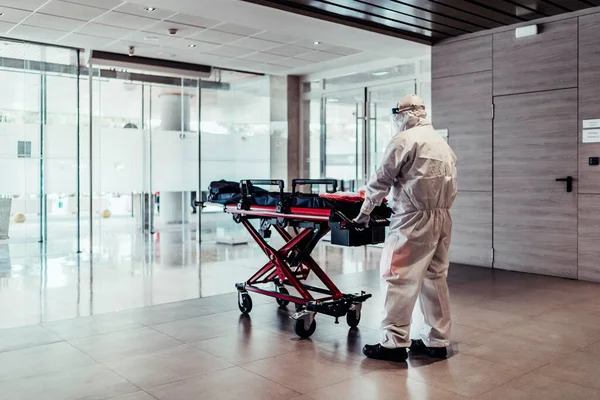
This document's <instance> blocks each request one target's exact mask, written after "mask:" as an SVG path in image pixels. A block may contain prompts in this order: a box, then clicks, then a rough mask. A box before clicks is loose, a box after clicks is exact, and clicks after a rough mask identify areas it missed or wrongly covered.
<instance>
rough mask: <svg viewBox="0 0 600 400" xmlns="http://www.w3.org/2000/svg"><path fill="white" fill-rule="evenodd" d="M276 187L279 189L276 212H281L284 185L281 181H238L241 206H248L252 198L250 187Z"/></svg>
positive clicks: (282, 209) (282, 208)
mask: <svg viewBox="0 0 600 400" xmlns="http://www.w3.org/2000/svg"><path fill="white" fill-rule="evenodd" d="M254 185H257V186H278V187H279V204H278V205H277V212H283V211H284V207H283V205H284V204H283V201H284V198H283V188H284V187H285V183H284V182H283V180H282V179H244V180H241V181H240V191H241V192H242V200H241V206H243V207H244V208H247V207H249V206H250V202H249V199H250V198H251V197H252V186H254Z"/></svg>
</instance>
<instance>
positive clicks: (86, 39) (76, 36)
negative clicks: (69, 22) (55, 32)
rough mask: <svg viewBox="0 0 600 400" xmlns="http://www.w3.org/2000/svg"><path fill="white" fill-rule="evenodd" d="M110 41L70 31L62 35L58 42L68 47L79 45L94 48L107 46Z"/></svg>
mask: <svg viewBox="0 0 600 400" xmlns="http://www.w3.org/2000/svg"><path fill="white" fill-rule="evenodd" d="M111 42H112V39H108V38H103V37H98V36H91V35H82V34H80V33H70V34H68V35H65V36H63V37H62V38H61V39H60V40H59V41H58V44H61V45H63V46H70V47H81V46H94V48H102V47H105V46H108V45H109V44H110V43H111Z"/></svg>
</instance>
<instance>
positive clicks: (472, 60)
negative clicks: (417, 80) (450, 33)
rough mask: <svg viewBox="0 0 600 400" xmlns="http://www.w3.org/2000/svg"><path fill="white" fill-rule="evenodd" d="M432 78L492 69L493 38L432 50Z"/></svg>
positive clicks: (439, 46) (448, 45)
mask: <svg viewBox="0 0 600 400" xmlns="http://www.w3.org/2000/svg"><path fill="white" fill-rule="evenodd" d="M431 51H432V58H431V61H432V70H431V77H432V78H434V79H435V78H444V77H447V76H454V75H463V74H470V73H473V72H481V71H489V70H491V69H492V37H491V36H483V37H479V38H474V39H467V40H462V41H459V42H453V43H443V44H439V45H436V46H433V48H432V50H431Z"/></svg>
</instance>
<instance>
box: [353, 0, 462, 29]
mask: <svg viewBox="0 0 600 400" xmlns="http://www.w3.org/2000/svg"><path fill="white" fill-rule="evenodd" d="M354 1H356V2H357V3H361V4H364V5H367V6H371V7H377V8H380V9H382V10H386V11H389V12H392V13H396V14H401V15H405V16H407V17H410V18H414V19H418V20H421V21H425V22H428V23H430V24H432V25H440V26H445V27H447V28H450V29H454V30H457V31H461V32H463V33H471V32H473V31H472V30H471V31H468V30H465V29H462V28H457V27H455V26H452V25H448V24H445V23H442V22H436V21H432V20H429V19H427V18H423V17H419V16H416V15H410V14H406V13H403V12H401V11H398V10H394V9H393V8H388V7H384V6H382V5H376V4H372V3H369V2H367V1H364V0H354ZM380 17H381V18H383V16H380Z"/></svg>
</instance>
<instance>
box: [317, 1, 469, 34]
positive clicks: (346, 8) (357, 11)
mask: <svg viewBox="0 0 600 400" xmlns="http://www.w3.org/2000/svg"><path fill="white" fill-rule="evenodd" d="M313 1H318V2H319V3H323V4H327V5H330V6H334V7H338V8H342V9H345V10H348V11H354V12H356V13H360V14H365V15H368V16H370V17H375V18H381V19H384V20H386V21H391V22H394V23H396V24H400V25H406V26H410V27H413V28H416V29H422V30H424V31H429V32H432V33H437V34H439V35H443V36H453V35H452V34H450V33H448V32H443V31H439V30H436V29H433V28H427V27H425V26H421V25H416V24H411V23H409V22H402V21H398V20H396V19H393V18H389V17H385V16H383V15H379V14H375V13H372V12H369V11H363V10H357V9H355V8H352V7H348V6H343V5H341V4H337V3H333V2H331V1H329V0H313ZM326 12H327V11H326ZM465 33H470V32H465Z"/></svg>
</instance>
